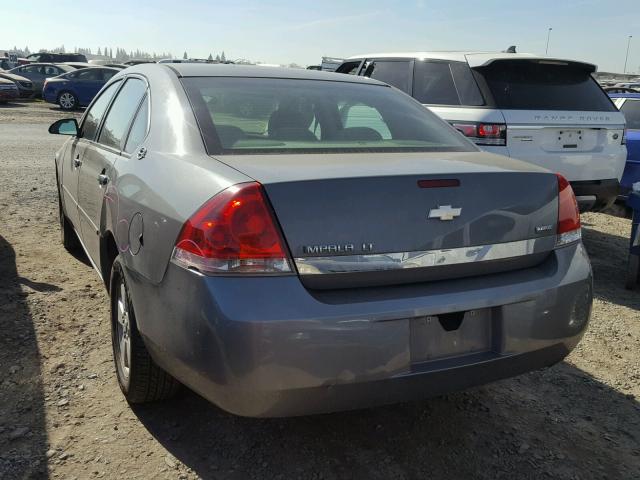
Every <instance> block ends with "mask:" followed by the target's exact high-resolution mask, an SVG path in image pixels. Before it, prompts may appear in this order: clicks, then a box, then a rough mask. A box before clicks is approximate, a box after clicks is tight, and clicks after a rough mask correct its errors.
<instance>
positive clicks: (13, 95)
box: [0, 90, 19, 102]
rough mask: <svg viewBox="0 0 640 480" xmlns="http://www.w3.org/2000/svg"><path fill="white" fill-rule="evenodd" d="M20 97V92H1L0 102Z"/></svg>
mask: <svg viewBox="0 0 640 480" xmlns="http://www.w3.org/2000/svg"><path fill="white" fill-rule="evenodd" d="M18 96H19V95H18V92H17V91H15V90H0V100H1V101H3V102H4V101H7V100H15V99H16V98H18Z"/></svg>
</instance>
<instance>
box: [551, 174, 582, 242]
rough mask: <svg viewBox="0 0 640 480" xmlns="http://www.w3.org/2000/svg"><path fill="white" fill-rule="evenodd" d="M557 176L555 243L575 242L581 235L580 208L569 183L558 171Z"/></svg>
mask: <svg viewBox="0 0 640 480" xmlns="http://www.w3.org/2000/svg"><path fill="white" fill-rule="evenodd" d="M556 176H557V177H558V229H557V238H556V245H557V246H562V245H567V244H569V243H573V242H576V241H578V240H580V238H581V237H582V233H581V230H580V210H579V209H578V202H577V200H576V196H575V195H574V194H573V189H572V188H571V185H570V184H569V182H568V181H567V179H566V178H564V177H563V176H562V175H560V174H559V173H556Z"/></svg>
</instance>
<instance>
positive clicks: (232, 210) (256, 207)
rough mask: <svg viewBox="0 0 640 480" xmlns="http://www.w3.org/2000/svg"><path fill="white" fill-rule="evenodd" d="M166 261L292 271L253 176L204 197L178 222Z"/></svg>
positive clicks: (214, 269)
mask: <svg viewBox="0 0 640 480" xmlns="http://www.w3.org/2000/svg"><path fill="white" fill-rule="evenodd" d="M172 261H173V263H175V264H177V265H180V266H181V267H184V268H188V269H194V270H197V271H199V272H201V273H204V274H249V275H252V274H253V275H263V274H282V273H291V272H292V270H291V262H290V261H289V255H288V254H287V248H286V246H285V243H284V240H283V237H282V234H281V232H280V229H279V227H278V224H277V222H276V220H275V217H274V214H273V213H272V211H271V207H270V205H269V203H268V201H267V198H266V196H265V194H264V192H263V189H262V185H260V184H259V183H257V182H249V183H240V184H238V185H233V186H231V187H229V188H227V189H226V190H224V191H222V192H220V193H219V194H218V195H216V196H215V197H213V198H211V199H210V200H209V201H208V202H206V203H205V204H204V205H203V206H202V207H201V208H200V209H199V210H198V211H197V212H196V213H195V214H194V215H193V216H192V217H191V218H190V219H189V220H187V222H186V223H185V224H184V226H183V227H182V231H181V232H180V235H179V236H178V240H177V241H176V245H175V248H174V249H173V256H172Z"/></svg>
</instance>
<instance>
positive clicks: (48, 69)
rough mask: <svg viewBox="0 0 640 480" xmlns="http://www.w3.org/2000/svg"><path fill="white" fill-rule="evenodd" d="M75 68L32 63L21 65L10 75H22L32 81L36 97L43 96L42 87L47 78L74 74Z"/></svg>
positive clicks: (11, 71)
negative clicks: (69, 73)
mask: <svg viewBox="0 0 640 480" xmlns="http://www.w3.org/2000/svg"><path fill="white" fill-rule="evenodd" d="M73 70H74V68H73V67H70V66H68V65H54V64H53V63H31V64H28V65H21V66H19V67H16V68H14V69H13V70H10V71H9V72H10V73H13V74H16V75H20V76H22V77H25V78H27V79H29V80H30V81H31V83H32V84H33V90H34V91H35V93H36V95H38V96H41V95H42V87H44V82H45V80H46V79H47V78H51V77H57V76H58V75H63V74H65V73H68V72H72V71H73Z"/></svg>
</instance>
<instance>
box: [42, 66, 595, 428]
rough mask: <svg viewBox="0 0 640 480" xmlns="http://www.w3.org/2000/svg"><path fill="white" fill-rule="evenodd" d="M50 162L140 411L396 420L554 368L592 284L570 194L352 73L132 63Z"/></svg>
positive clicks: (582, 318) (551, 177) (582, 321)
mask: <svg viewBox="0 0 640 480" xmlns="http://www.w3.org/2000/svg"><path fill="white" fill-rule="evenodd" d="M50 132H51V133H57V134H66V135H70V136H71V137H70V138H69V140H68V141H67V142H66V143H65V145H64V146H63V147H62V148H61V149H60V151H58V152H57V154H56V156H55V163H56V176H57V186H58V192H59V199H60V201H59V205H60V224H61V232H62V242H63V244H64V246H65V247H66V248H67V249H69V250H73V249H76V248H78V247H81V248H82V249H83V250H84V251H85V252H86V254H87V255H88V257H89V259H90V261H91V263H92V264H93V266H94V267H95V269H96V271H97V272H98V274H99V275H100V277H101V278H102V280H103V281H104V284H105V286H106V288H107V290H108V291H109V293H110V297H111V327H112V341H113V354H114V359H115V367H116V373H117V378H118V381H119V384H120V388H121V390H122V392H123V393H124V395H125V396H126V398H127V400H128V401H130V402H132V403H136V402H146V401H151V400H158V399H163V398H167V397H168V396H170V395H172V394H173V393H174V392H176V390H177V388H178V386H179V385H180V384H184V385H187V386H188V387H190V388H192V389H193V390H195V391H197V392H198V393H200V394H201V395H203V396H204V397H206V398H207V399H209V400H210V401H212V402H213V403H215V404H216V405H218V406H220V407H221V408H223V409H225V410H228V411H230V412H233V413H236V414H239V415H246V416H286V415H302V414H309V413H318V412H330V411H336V410H342V409H352V408H359V407H364V406H369V405H378V404H385V403H391V402H399V401H405V400H411V399H418V398H423V397H426V396H431V395H437V394H442V393H444V392H450V391H453V390H458V389H462V388H466V387H469V386H473V385H478V384H483V383H486V382H489V381H493V380H497V379H500V378H504V377H509V376H512V375H517V374H520V373H523V372H527V371H529V370H533V369H538V368H542V367H546V366H549V365H552V364H554V363H556V362H559V361H561V360H562V359H563V358H564V357H565V356H566V355H567V354H568V353H569V352H570V351H571V350H572V349H573V348H574V347H575V346H576V344H577V343H578V341H579V340H580V338H581V336H582V334H583V332H584V330H585V328H586V326H587V323H588V320H589V316H590V312H591V301H592V274H591V268H590V264H589V260H588V257H587V254H586V252H585V249H584V247H583V245H582V242H581V235H580V217H579V213H578V208H577V204H576V200H575V197H574V195H573V192H572V190H571V187H570V186H569V184H568V183H567V181H566V180H565V179H564V178H563V177H562V176H559V175H556V174H554V173H552V172H548V171H546V170H543V169H541V168H539V167H535V166H532V165H529V164H525V163H521V162H519V161H516V160H512V159H509V158H506V157H502V156H495V155H492V154H489V153H483V152H481V151H480V150H479V149H478V148H477V147H476V146H475V145H473V144H472V143H471V142H469V141H468V140H467V139H465V138H464V137H463V136H462V135H460V134H459V133H458V132H457V131H456V130H454V129H453V128H452V127H450V126H448V125H447V124H446V123H445V122H443V121H442V120H440V119H439V118H437V117H436V116H435V115H433V114H432V113H430V112H429V111H427V110H426V109H424V108H423V107H422V106H421V105H420V104H419V103H418V102H416V101H415V100H413V99H412V98H411V97H409V96H407V95H405V94H403V93H401V92H399V91H398V90H396V89H394V88H392V87H389V86H388V85H385V84H383V83H380V82H377V81H375V80H370V79H366V78H354V77H349V76H346V75H339V74H331V73H325V72H314V71H310V70H293V69H278V68H260V67H246V66H238V65H198V64H170V65H139V66H135V67H132V68H128V69H127V70H124V71H122V72H120V73H118V74H117V75H115V76H114V77H113V78H112V79H111V80H110V81H109V82H108V83H107V84H106V85H105V87H104V88H103V89H102V91H101V92H100V94H99V95H98V96H97V97H96V98H95V100H94V101H93V102H92V104H91V105H90V106H89V107H88V108H87V110H86V112H85V114H84V116H83V118H82V119H81V120H80V122H79V124H78V123H76V121H75V120H74V119H67V120H60V121H58V122H56V123H54V124H53V125H52V126H51V128H50Z"/></svg>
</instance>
